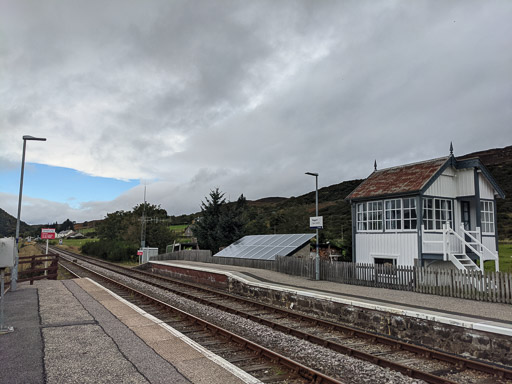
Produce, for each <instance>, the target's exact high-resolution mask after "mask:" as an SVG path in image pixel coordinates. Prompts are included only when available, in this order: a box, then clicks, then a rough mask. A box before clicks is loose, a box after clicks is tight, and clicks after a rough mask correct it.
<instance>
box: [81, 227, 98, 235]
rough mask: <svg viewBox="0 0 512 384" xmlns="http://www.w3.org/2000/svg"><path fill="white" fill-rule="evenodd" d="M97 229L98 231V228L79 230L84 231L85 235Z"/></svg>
mask: <svg viewBox="0 0 512 384" xmlns="http://www.w3.org/2000/svg"><path fill="white" fill-rule="evenodd" d="M95 231H96V228H84V229H80V230H78V232H80V233H83V234H84V235H85V234H86V233H90V232H95Z"/></svg>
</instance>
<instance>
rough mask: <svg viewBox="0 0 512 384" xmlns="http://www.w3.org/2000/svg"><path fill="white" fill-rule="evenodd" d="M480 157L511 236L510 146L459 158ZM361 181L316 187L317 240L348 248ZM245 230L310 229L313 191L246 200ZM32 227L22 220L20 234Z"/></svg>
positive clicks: (6, 222)
mask: <svg viewBox="0 0 512 384" xmlns="http://www.w3.org/2000/svg"><path fill="white" fill-rule="evenodd" d="M477 156H478V157H479V158H480V159H481V160H482V162H483V163H484V165H485V166H486V167H487V168H488V169H489V171H490V172H491V173H492V175H493V176H494V177H495V179H496V181H497V182H498V184H499V185H500V186H501V188H502V189H503V191H504V192H505V195H506V198H505V199H498V204H497V209H498V234H499V237H500V239H501V240H504V239H508V240H510V239H512V146H508V147H505V148H495V149H489V150H485V151H480V152H474V153H470V154H467V155H464V156H460V157H458V158H459V159H462V158H470V157H477ZM361 181H362V180H350V181H344V182H341V183H339V184H334V185H331V186H328V187H324V188H321V189H320V190H319V196H318V199H319V214H320V215H321V216H323V217H324V229H323V230H322V231H320V241H321V242H325V241H327V240H328V241H330V242H331V243H332V244H338V245H341V244H342V243H343V244H344V245H345V247H349V248H350V242H351V217H350V205H349V204H348V202H346V201H345V200H344V199H345V197H346V196H347V195H348V194H349V193H350V192H351V191H352V190H354V188H356V187H357V186H358V185H359V184H360V183H361ZM247 203H248V212H247V220H248V225H247V233H248V234H273V233H301V232H310V231H311V230H310V229H309V217H310V216H314V214H315V192H314V191H312V192H310V193H307V194H305V195H302V196H298V197H290V198H285V197H266V198H262V199H259V200H255V201H248V202H247ZM198 216H200V212H196V213H193V214H189V215H181V216H174V217H172V218H171V224H190V223H191V222H192V220H193V219H194V218H195V217H198ZM34 228H35V227H32V226H29V225H27V224H25V223H23V222H22V226H21V233H24V232H29V231H31V229H32V230H33V229H34ZM15 229H16V219H15V218H14V217H12V216H10V215H9V214H8V213H7V212H5V211H3V210H2V209H0V236H8V235H11V236H12V235H14V232H15Z"/></svg>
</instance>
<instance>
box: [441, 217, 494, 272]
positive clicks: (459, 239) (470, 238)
mask: <svg viewBox="0 0 512 384" xmlns="http://www.w3.org/2000/svg"><path fill="white" fill-rule="evenodd" d="M478 237H480V228H477V230H476V231H467V230H466V229H464V225H463V224H461V226H460V234H459V233H457V232H456V231H455V230H453V229H452V228H451V227H450V224H449V223H446V224H444V225H443V253H444V258H445V260H446V259H448V260H449V261H451V262H452V263H453V265H455V266H456V267H457V269H460V270H466V271H482V272H483V271H484V261H485V260H494V261H495V265H496V271H499V261H498V253H496V252H492V251H491V250H490V249H488V248H487V247H486V246H485V245H484V244H483V243H482V242H481V241H480V240H479V239H478ZM466 249H470V250H471V251H472V252H473V253H474V254H476V255H477V256H478V258H479V261H480V265H478V264H476V263H475V262H474V261H473V260H471V258H470V257H469V256H468V255H467V254H466Z"/></svg>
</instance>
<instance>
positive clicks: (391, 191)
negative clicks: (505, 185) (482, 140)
mask: <svg viewBox="0 0 512 384" xmlns="http://www.w3.org/2000/svg"><path fill="white" fill-rule="evenodd" d="M498 197H499V198H504V197H505V195H504V193H503V191H502V190H501V188H500V187H499V186H498V184H497V183H496V181H495V180H494V178H493V177H492V175H491V174H490V173H489V171H488V170H487V169H486V168H485V166H484V165H483V164H482V162H481V161H480V160H479V159H478V158H470V159H463V160H457V159H456V158H455V156H454V155H453V147H451V146H450V155H449V156H446V157H442V158H438V159H433V160H427V161H422V162H419V163H414V164H407V165H402V166H398V167H392V168H388V169H382V170H377V166H376V164H375V170H374V172H373V173H372V174H371V175H370V176H368V178H367V179H366V180H364V181H363V182H362V183H361V184H360V185H359V186H358V187H357V188H356V189H355V190H354V191H353V192H352V193H351V194H350V195H349V196H347V198H346V199H347V200H349V201H350V203H351V206H352V236H353V237H352V247H353V250H352V252H353V253H352V254H353V255H354V258H355V260H354V261H355V262H357V263H371V264H392V265H407V266H412V265H418V266H436V267H450V268H457V269H460V270H483V265H484V262H485V261H487V260H494V261H495V268H496V271H498V270H499V263H498V232H497V223H496V220H497V214H496V198H498Z"/></svg>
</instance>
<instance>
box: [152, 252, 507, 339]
mask: <svg viewBox="0 0 512 384" xmlns="http://www.w3.org/2000/svg"><path fill="white" fill-rule="evenodd" d="M151 263H153V264H161V265H171V266H173V267H177V268H182V269H193V270H198V271H206V272H211V273H216V274H223V275H226V276H227V277H228V278H230V279H236V280H238V281H240V282H241V283H243V284H247V285H251V286H254V287H259V288H267V289H268V288H272V289H277V290H281V291H286V292H289V293H292V294H296V295H301V296H305V297H312V298H316V299H320V300H328V301H331V302H336V303H340V304H345V305H351V306H355V307H360V308H365V309H371V310H376V311H381V312H389V313H393V314H397V315H401V316H409V317H414V318H419V319H424V320H430V321H434V322H438V323H443V324H448V325H454V326H458V327H462V328H467V329H474V330H479V331H484V332H489V333H494V334H500V335H506V336H512V327H510V328H507V327H503V326H501V324H498V323H492V322H489V321H478V322H475V321H471V320H470V318H467V319H464V320H461V319H457V318H454V317H450V316H447V315H445V314H441V313H436V312H435V311H432V312H431V313H427V312H421V311H416V310H407V309H402V308H397V307H391V306H387V305H382V304H374V303H368V302H364V301H357V300H353V299H343V298H340V297H333V296H329V295H327V294H323V293H317V292H311V291H305V290H299V289H296V288H288V287H285V286H282V285H274V284H270V283H260V282H256V281H251V280H249V279H247V278H245V277H243V276H240V274H239V273H238V272H228V271H223V270H219V269H213V268H205V267H197V266H193V265H187V266H186V267H185V266H184V265H183V264H178V263H172V262H170V261H166V262H159V261H151ZM369 300H370V299H369ZM464 316H465V315H461V317H464Z"/></svg>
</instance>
